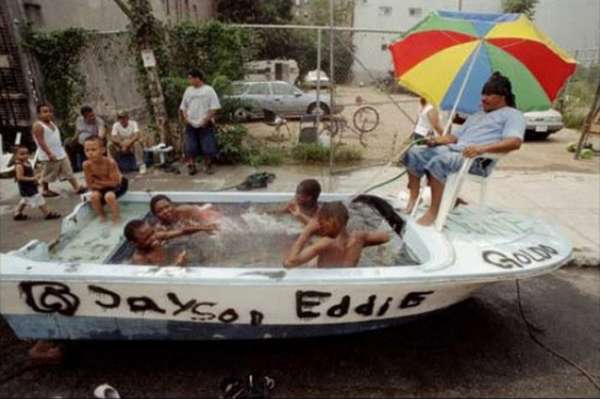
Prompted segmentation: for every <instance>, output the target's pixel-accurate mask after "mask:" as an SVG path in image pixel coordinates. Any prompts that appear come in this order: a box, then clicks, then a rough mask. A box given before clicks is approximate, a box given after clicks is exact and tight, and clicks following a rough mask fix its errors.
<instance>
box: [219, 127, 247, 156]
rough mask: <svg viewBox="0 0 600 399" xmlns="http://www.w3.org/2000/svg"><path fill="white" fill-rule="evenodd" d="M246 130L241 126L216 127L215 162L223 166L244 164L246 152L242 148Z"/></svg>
mask: <svg viewBox="0 0 600 399" xmlns="http://www.w3.org/2000/svg"><path fill="white" fill-rule="evenodd" d="M247 135H248V129H246V127H244V126H242V125H224V126H219V127H218V133H217V147H218V149H219V155H218V156H217V161H218V162H219V163H224V164H236V163H243V162H246V161H247V159H248V150H247V148H246V147H245V146H244V139H245V138H246V136H247Z"/></svg>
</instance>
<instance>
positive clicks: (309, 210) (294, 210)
mask: <svg viewBox="0 0 600 399" xmlns="http://www.w3.org/2000/svg"><path fill="white" fill-rule="evenodd" d="M319 195H321V185H320V184H319V182H318V181H316V180H315V179H306V180H302V181H301V182H300V183H299V184H298V186H297V187H296V195H295V196H294V199H293V200H292V201H290V202H289V203H288V204H287V206H286V208H285V210H284V212H289V213H290V214H292V215H293V216H294V217H295V218H296V219H298V220H299V221H300V222H302V224H307V223H308V222H309V221H310V220H311V219H312V218H314V217H315V215H316V214H317V211H318V210H319Z"/></svg>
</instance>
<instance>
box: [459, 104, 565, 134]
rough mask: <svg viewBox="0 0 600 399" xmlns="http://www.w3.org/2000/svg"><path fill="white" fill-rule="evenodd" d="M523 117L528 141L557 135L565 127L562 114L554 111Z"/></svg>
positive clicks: (531, 113) (466, 115)
mask: <svg viewBox="0 0 600 399" xmlns="http://www.w3.org/2000/svg"><path fill="white" fill-rule="evenodd" d="M456 114H457V117H458V118H460V119H466V118H468V117H469V115H468V114H463V113H461V112H457V113H456ZM523 115H524V116H525V122H526V123H527V126H526V128H525V139H527V140H534V139H545V138H547V137H548V136H550V135H551V134H552V133H556V132H558V131H559V130H561V129H562V128H563V127H565V125H564V123H563V119H562V115H561V113H560V112H558V111H556V110H554V109H547V110H545V111H530V112H525V113H524V114H523Z"/></svg>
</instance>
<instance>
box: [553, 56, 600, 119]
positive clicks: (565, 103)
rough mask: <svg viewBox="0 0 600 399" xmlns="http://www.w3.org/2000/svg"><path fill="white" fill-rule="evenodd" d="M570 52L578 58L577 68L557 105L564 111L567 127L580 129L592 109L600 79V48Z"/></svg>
mask: <svg viewBox="0 0 600 399" xmlns="http://www.w3.org/2000/svg"><path fill="white" fill-rule="evenodd" d="M569 54H570V55H571V56H573V57H574V58H575V59H576V60H577V69H576V71H575V74H574V75H573V77H572V78H571V79H570V80H569V82H568V83H567V84H566V86H565V88H564V90H563V93H562V95H561V96H560V97H559V99H558V101H557V103H556V107H557V108H558V109H559V110H560V111H561V112H562V113H563V119H564V122H565V125H566V126H567V127H571V128H575V129H579V128H581V126H582V125H583V122H584V120H585V118H586V117H587V114H588V112H589V111H590V107H591V105H592V102H593V100H594V94H595V92H596V88H597V87H598V82H599V81H600V48H588V49H576V50H572V51H569Z"/></svg>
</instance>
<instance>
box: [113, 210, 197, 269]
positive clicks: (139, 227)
mask: <svg viewBox="0 0 600 399" xmlns="http://www.w3.org/2000/svg"><path fill="white" fill-rule="evenodd" d="M199 231H204V228H203V227H202V226H197V225H191V226H184V227H182V228H180V229H176V230H169V231H156V230H155V229H154V227H152V226H151V225H150V224H149V223H148V222H145V221H143V220H139V219H135V220H132V221H130V222H129V223H127V225H125V229H124V231H123V233H124V235H125V238H127V241H129V242H130V243H132V244H133V245H134V246H135V252H134V254H133V256H132V257H131V261H132V263H134V264H136V265H156V266H168V265H175V266H185V264H186V263H187V251H185V250H183V251H181V252H179V253H178V254H177V255H176V256H175V257H174V258H173V259H169V254H168V252H167V250H166V248H165V247H164V244H165V241H168V240H171V239H173V238H177V237H181V236H184V235H190V234H194V233H197V232H199Z"/></svg>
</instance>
